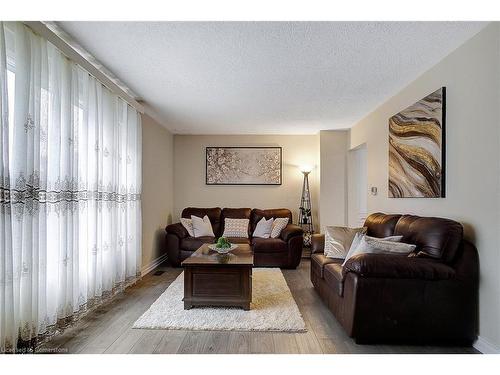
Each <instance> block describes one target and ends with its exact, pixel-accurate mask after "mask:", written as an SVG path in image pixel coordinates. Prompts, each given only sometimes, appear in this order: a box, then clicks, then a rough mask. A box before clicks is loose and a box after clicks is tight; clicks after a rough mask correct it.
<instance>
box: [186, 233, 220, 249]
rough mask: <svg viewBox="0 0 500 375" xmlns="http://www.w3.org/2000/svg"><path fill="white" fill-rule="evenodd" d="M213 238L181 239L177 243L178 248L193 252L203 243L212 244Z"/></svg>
mask: <svg viewBox="0 0 500 375" xmlns="http://www.w3.org/2000/svg"><path fill="white" fill-rule="evenodd" d="M214 241H215V237H211V236H205V237H196V238H195V237H186V238H182V239H181V240H180V242H179V247H180V248H181V250H187V251H195V250H198V248H199V247H200V246H201V245H203V244H204V243H213V242H214Z"/></svg>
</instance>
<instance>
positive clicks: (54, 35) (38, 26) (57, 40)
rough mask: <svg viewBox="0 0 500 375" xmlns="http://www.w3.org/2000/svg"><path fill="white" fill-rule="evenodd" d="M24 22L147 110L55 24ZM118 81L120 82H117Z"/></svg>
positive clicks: (70, 57) (95, 75)
mask: <svg viewBox="0 0 500 375" xmlns="http://www.w3.org/2000/svg"><path fill="white" fill-rule="evenodd" d="M23 23H24V24H25V25H26V26H28V27H29V28H30V29H32V30H33V31H34V32H35V33H37V34H38V35H40V36H42V37H44V38H45V39H47V40H48V41H49V42H51V43H52V44H54V45H55V46H56V47H57V48H59V50H60V51H61V52H62V53H63V54H65V55H66V56H67V57H68V58H69V59H70V60H73V62H75V63H77V64H78V65H80V66H81V67H82V68H84V69H85V70H86V71H87V72H88V73H89V74H90V75H92V76H94V77H95V78H96V79H97V80H99V81H100V82H101V83H102V84H103V85H104V86H106V87H107V88H108V89H110V90H111V91H112V92H113V93H115V94H116V95H118V96H119V97H121V98H122V99H123V100H125V101H126V102H127V103H128V104H130V105H131V106H132V107H134V108H135V109H136V110H137V111H138V112H140V113H144V111H145V109H144V105H143V104H141V103H139V102H138V101H137V100H136V99H135V97H134V95H133V93H132V91H131V90H130V89H129V88H128V87H126V86H124V85H123V84H122V83H121V82H119V81H118V79H117V78H116V77H114V76H113V75H112V74H111V73H110V72H105V71H103V70H106V69H100V68H98V67H97V66H96V63H97V61H96V60H95V59H94V58H93V56H92V55H90V54H89V53H88V52H87V51H84V50H83V48H81V47H80V46H78V49H76V48H75V47H74V46H72V43H69V42H68V41H67V40H66V39H65V38H64V36H63V35H59V34H62V33H58V32H55V31H53V30H52V29H54V28H55V27H56V26H55V25H51V24H49V23H45V22H40V21H25V22H23ZM82 52H84V53H85V55H87V56H89V57H92V60H94V62H92V61H89V58H88V57H86V56H84V55H83V54H82ZM116 81H118V82H116ZM127 91H128V92H127Z"/></svg>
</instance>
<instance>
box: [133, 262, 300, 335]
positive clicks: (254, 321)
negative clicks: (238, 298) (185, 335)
mask: <svg viewBox="0 0 500 375" xmlns="http://www.w3.org/2000/svg"><path fill="white" fill-rule="evenodd" d="M183 297H184V273H181V274H180V275H179V276H178V277H177V279H175V281H174V282H173V283H172V284H170V286H169V287H168V288H167V290H166V291H165V292H163V294H162V295H161V296H160V297H159V298H158V299H157V300H156V301H155V302H154V303H153V304H152V305H151V307H150V308H149V310H148V311H146V312H145V313H144V314H143V315H142V316H141V317H140V318H139V319H138V320H137V321H136V322H135V323H134V326H133V328H147V329H188V330H207V331H281V332H305V331H306V326H305V323H304V320H303V319H302V315H301V314H300V311H299V308H298V307H297V304H296V303H295V300H294V299H293V296H292V293H291V292H290V289H289V288H288V285H287V283H286V281H285V278H284V277H283V274H282V273H281V270H280V269H279V268H254V269H253V279H252V303H251V305H250V311H245V310H243V309H240V308H233V307H229V308H228V307H194V308H192V309H190V310H184V302H183V301H182V298H183Z"/></svg>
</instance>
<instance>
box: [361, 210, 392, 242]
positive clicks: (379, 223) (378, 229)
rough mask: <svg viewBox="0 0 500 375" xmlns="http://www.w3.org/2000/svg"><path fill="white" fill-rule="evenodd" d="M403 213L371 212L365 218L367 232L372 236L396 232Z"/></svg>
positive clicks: (390, 234) (389, 234)
mask: <svg viewBox="0 0 500 375" xmlns="http://www.w3.org/2000/svg"><path fill="white" fill-rule="evenodd" d="M400 217H401V215H386V214H383V213H380V212H377V213H375V214H371V215H370V216H368V217H367V218H366V220H365V225H364V226H365V227H366V228H367V232H366V234H367V235H369V236H372V237H387V236H392V235H393V234H394V228H395V227H396V223H397V222H398V220H399V218H400Z"/></svg>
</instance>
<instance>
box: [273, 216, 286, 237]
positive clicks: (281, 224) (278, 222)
mask: <svg viewBox="0 0 500 375" xmlns="http://www.w3.org/2000/svg"><path fill="white" fill-rule="evenodd" d="M287 225H288V218H287V217H277V218H276V219H274V221H273V226H272V228H271V238H278V237H279V236H280V234H281V231H282V230H283V229H285V227H286V226H287Z"/></svg>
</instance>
